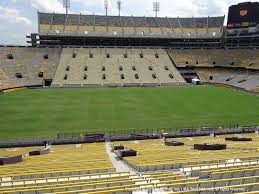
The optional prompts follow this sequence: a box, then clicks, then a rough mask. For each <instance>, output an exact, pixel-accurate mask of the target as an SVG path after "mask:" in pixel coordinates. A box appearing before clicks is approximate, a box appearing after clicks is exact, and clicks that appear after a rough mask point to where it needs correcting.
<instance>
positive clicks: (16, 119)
mask: <svg viewBox="0 0 259 194" xmlns="http://www.w3.org/2000/svg"><path fill="white" fill-rule="evenodd" d="M234 124H239V125H253V124H259V97H257V96H252V95H249V94H246V93H243V92H238V91H235V90H232V89H225V88H216V87H165V88H162V87H161V88H99V89H97V88H96V89H88V88H84V89H34V90H32V89H31V90H24V91H17V92H13V93H6V94H1V95H0V139H1V140H8V139H20V138H35V137H56V136H57V134H58V133H71V132H107V131H109V130H110V131H114V130H115V131H116V130H120V131H121V130H129V129H157V128H173V129H179V128H187V127H199V126H206V125H222V126H223V125H224V126H229V125H234Z"/></svg>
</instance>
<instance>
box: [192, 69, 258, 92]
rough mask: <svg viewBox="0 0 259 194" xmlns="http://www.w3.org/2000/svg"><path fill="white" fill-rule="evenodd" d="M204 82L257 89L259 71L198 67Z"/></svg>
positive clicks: (198, 72)
mask: <svg viewBox="0 0 259 194" xmlns="http://www.w3.org/2000/svg"><path fill="white" fill-rule="evenodd" d="M196 72H197V75H198V76H199V78H200V80H201V81H202V82H211V83H221V84H227V85H231V86H235V87H239V88H244V89H246V90H250V91H255V92H256V88H257V87H258V86H259V72H258V70H257V71H253V70H238V69H234V68H231V69H228V68H215V67H214V68H196Z"/></svg>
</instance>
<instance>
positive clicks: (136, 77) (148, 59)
mask: <svg viewBox="0 0 259 194" xmlns="http://www.w3.org/2000/svg"><path fill="white" fill-rule="evenodd" d="M184 83H185V81H184V79H183V78H182V77H181V75H180V74H179V72H178V71H177V69H176V68H175V66H174V65H173V63H172V62H171V60H170V58H169V57H168V55H167V53H166V51H165V50H162V49H158V50H157V49H115V48H114V49H101V48H100V49H95V48H93V49H83V48H80V49H69V48H67V49H63V51H62V54H61V57H60V63H59V66H58V69H57V72H56V75H55V78H54V80H53V83H52V86H57V87H59V86H84V85H88V86H90V85H102V86H104V85H118V86H122V85H144V84H152V85H175V84H184Z"/></svg>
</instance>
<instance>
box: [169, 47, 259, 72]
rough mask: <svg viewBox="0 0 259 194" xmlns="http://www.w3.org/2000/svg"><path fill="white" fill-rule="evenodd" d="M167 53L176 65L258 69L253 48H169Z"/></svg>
mask: <svg viewBox="0 0 259 194" xmlns="http://www.w3.org/2000/svg"><path fill="white" fill-rule="evenodd" d="M168 54H169V55H170V56H171V58H172V59H173V60H174V62H175V64H176V65H177V66H178V67H186V66H191V67H214V66H222V67H244V68H247V69H259V52H258V50H255V49H239V50H237V49H228V50H224V49H170V50H168Z"/></svg>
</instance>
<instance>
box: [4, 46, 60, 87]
mask: <svg viewBox="0 0 259 194" xmlns="http://www.w3.org/2000/svg"><path fill="white" fill-rule="evenodd" d="M0 56H1V57H0V89H6V88H15V87H22V86H38V85H43V82H44V80H46V79H53V77H54V73H55V71H56V68H57V64H58V61H59V56H60V49H54V48H16V47H10V48H9V47H6V48H0ZM40 74H41V75H40ZM18 76H19V77H18Z"/></svg>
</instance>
